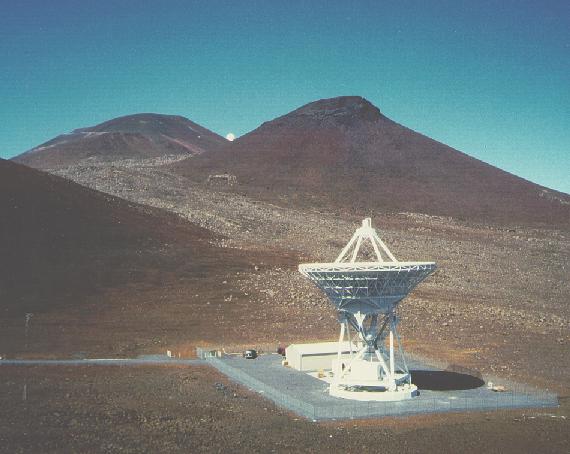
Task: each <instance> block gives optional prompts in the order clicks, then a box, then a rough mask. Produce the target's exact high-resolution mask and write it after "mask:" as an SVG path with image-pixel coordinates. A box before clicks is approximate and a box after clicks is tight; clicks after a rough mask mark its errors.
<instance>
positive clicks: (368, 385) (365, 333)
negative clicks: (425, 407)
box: [299, 218, 436, 401]
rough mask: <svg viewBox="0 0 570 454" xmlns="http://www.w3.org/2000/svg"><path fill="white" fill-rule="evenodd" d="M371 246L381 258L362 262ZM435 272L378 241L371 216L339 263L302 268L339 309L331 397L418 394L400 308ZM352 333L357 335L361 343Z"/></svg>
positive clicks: (390, 398) (388, 397) (380, 397)
mask: <svg viewBox="0 0 570 454" xmlns="http://www.w3.org/2000/svg"><path fill="white" fill-rule="evenodd" d="M368 243H370V244H371V246H372V248H371V249H372V250H371V253H372V256H375V258H376V260H373V261H370V260H369V259H368V260H367V261H358V258H359V253H362V252H363V251H364V250H362V251H361V249H363V246H365V245H368V246H369V244H368ZM369 249H370V248H369ZM435 269H436V265H435V263H433V262H399V261H398V260H397V259H396V257H394V255H393V254H392V253H391V252H390V250H389V249H388V247H387V246H386V245H385V244H384V243H383V242H382V240H381V239H380V238H379V237H378V234H377V233H376V230H375V229H374V228H373V227H372V225H371V221H370V218H366V219H364V220H363V221H362V227H360V228H359V229H357V230H356V232H355V233H354V235H353V236H352V238H351V239H350V241H349V242H348V244H347V245H346V246H345V248H344V249H343V250H342V252H341V253H340V254H339V256H338V257H337V259H336V260H335V261H334V263H307V264H301V265H299V271H300V272H301V274H303V275H304V276H306V277H308V278H309V279H311V280H312V281H313V283H315V284H316V285H317V286H318V287H319V288H320V289H321V290H322V291H323V292H325V294H326V295H327V297H328V298H329V300H330V301H331V303H332V304H334V306H335V307H336V309H337V311H338V320H339V322H340V336H339V343H338V347H339V348H338V356H337V358H336V359H335V360H334V361H333V364H332V379H331V383H330V394H331V395H333V396H336V397H343V398H347V399H357V400H380V401H393V400H403V399H409V398H412V397H414V396H416V395H417V394H418V392H417V387H416V386H415V385H413V384H412V382H411V375H410V371H409V369H408V366H407V364H406V359H405V357H404V351H403V349H402V344H401V342H400V337H399V335H398V330H397V325H398V317H397V313H396V309H397V307H398V303H399V302H400V301H401V300H402V299H404V298H405V297H406V295H408V293H409V292H411V291H412V290H413V288H414V287H415V286H416V285H418V284H419V283H420V282H421V281H423V280H424V279H425V278H426V277H427V276H428V275H430V274H431V273H433V272H434V271H435ZM351 330H352V331H354V332H355V333H356V336H355V339H354V341H356V344H355V343H353V340H352V339H351ZM345 336H346V337H347V338H348V344H349V346H350V347H349V350H350V353H349V355H348V356H347V355H344V356H343V355H342V354H341V352H342V350H344V349H346V343H345V341H344V339H345ZM394 338H396V340H397V345H398V352H397V354H396V353H395V351H394ZM386 344H387V345H386Z"/></svg>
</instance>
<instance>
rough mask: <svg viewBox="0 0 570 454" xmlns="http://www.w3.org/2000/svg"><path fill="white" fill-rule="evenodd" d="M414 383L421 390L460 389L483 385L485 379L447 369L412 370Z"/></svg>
mask: <svg viewBox="0 0 570 454" xmlns="http://www.w3.org/2000/svg"><path fill="white" fill-rule="evenodd" d="M410 373H411V374H412V383H413V384H414V385H416V386H417V387H418V389H419V390H422V389H423V390H426V391H459V390H464V389H475V388H479V387H480V386H483V385H484V384H485V381H483V380H482V379H481V378H479V377H474V376H473V375H469V374H462V373H459V372H451V371H446V370H411V371H410Z"/></svg>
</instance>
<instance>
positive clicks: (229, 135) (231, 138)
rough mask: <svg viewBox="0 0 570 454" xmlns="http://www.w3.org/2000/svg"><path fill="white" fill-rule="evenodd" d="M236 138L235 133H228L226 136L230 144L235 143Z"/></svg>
mask: <svg viewBox="0 0 570 454" xmlns="http://www.w3.org/2000/svg"><path fill="white" fill-rule="evenodd" d="M235 138H236V136H235V134H234V133H233V132H228V133H227V134H226V139H227V140H229V141H230V142H233V141H234V140H235Z"/></svg>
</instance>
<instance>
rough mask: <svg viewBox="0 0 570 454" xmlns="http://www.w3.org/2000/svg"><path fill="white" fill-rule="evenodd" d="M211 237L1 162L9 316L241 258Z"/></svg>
mask: <svg viewBox="0 0 570 454" xmlns="http://www.w3.org/2000/svg"><path fill="white" fill-rule="evenodd" d="M212 239H213V235H211V234H210V233H208V232H207V231H206V230H204V229H201V228H199V227H197V226H194V225H192V224H190V223H188V222H186V221H183V220H182V219H181V218H179V217H178V216H176V215H173V214H171V213H167V212H164V211H162V210H159V209H154V208H149V207H143V206H140V205H137V204H133V203H130V202H127V201H125V200H122V199H119V198H116V197H112V196H109V195H107V194H103V193H100V192H97V191H94V190H91V189H87V188H85V187H83V186H80V185H78V184H76V183H73V182H71V181H68V180H64V179H62V178H59V177H56V176H54V175H50V174H47V173H44V172H40V171H38V170H35V169H31V168H29V167H26V166H23V165H20V164H16V163H13V162H10V161H5V160H1V159H0V312H1V313H3V314H4V315H8V314H9V313H12V312H14V313H23V312H26V311H27V312H34V311H42V310H47V309H49V308H51V307H52V306H57V305H65V304H72V305H73V306H74V307H75V306H77V305H79V304H81V303H82V302H83V301H85V299H86V298H87V296H89V295H93V294H95V293H97V292H100V291H102V290H103V289H109V288H115V287H117V286H122V285H124V284H135V283H141V282H144V284H145V285H156V286H157V288H162V284H161V282H162V281H163V280H165V279H167V278H168V277H169V276H171V275H173V274H176V278H175V280H176V281H178V280H179V278H181V277H184V276H190V277H196V276H198V275H201V274H203V273H204V269H211V267H213V266H218V267H219V269H220V270H221V272H223V270H224V269H225V268H224V264H226V263H238V262H239V260H237V259H232V260H228V259H227V257H226V258H224V254H226V255H227V253H225V252H223V251H222V252H220V251H219V250H218V248H215V247H212V246H211V245H210V244H209V243H210V242H211V241H212ZM220 257H221V258H220ZM218 259H219V260H218ZM4 311H6V312H4Z"/></svg>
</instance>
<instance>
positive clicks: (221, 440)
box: [0, 366, 570, 453]
mask: <svg viewBox="0 0 570 454" xmlns="http://www.w3.org/2000/svg"><path fill="white" fill-rule="evenodd" d="M24 384H26V400H24V399H23V398H24V394H23V387H24ZM0 403H1V405H0V421H2V425H1V430H0V452H6V453H19V452H46V453H47V452H133V453H139V452H379V451H397V452H466V453H469V452H501V453H505V452H560V453H566V452H568V450H569V449H570V442H569V440H568V435H567V434H568V431H569V429H570V427H569V422H570V408H569V407H568V401H567V400H566V401H564V403H563V405H562V407H561V408H559V409H555V410H554V411H552V410H550V409H549V410H548V411H547V412H545V411H541V410H529V411H527V410H516V411H499V412H490V413H471V414H442V415H429V416H419V417H409V418H402V419H400V418H387V419H382V420H369V421H343V422H329V423H318V424H317V423H313V422H311V421H307V420H303V419H300V418H297V417H295V416H294V415H290V414H287V413H285V412H284V411H282V410H281V409H279V408H277V407H275V406H274V405H273V404H272V403H271V402H268V401H265V400H264V399H261V398H260V397H259V396H257V395H255V394H253V393H251V392H249V391H247V390H245V389H243V388H241V387H239V386H236V385H235V384H233V383H231V382H229V381H228V380H227V379H226V378H225V377H224V376H223V375H220V374H219V373H218V372H215V371H213V370H211V369H210V368H206V367H173V366H165V367H158V366H157V367H107V368H105V367H100V366H91V367H57V368H56V367H44V368H41V367H11V366H8V367H6V366H2V373H1V375H0Z"/></svg>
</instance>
